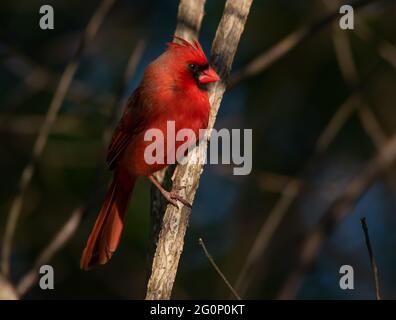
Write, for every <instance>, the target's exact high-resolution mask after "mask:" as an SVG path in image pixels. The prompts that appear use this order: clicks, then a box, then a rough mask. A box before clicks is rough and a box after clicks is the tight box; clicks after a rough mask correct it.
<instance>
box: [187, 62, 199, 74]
mask: <svg viewBox="0 0 396 320" xmlns="http://www.w3.org/2000/svg"><path fill="white" fill-rule="evenodd" d="M188 68H189V69H190V70H191V71H193V72H197V71H198V66H197V65H196V64H195V63H190V64H189V65H188Z"/></svg>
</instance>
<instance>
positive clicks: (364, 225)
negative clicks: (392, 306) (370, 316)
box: [360, 217, 381, 300]
mask: <svg viewBox="0 0 396 320" xmlns="http://www.w3.org/2000/svg"><path fill="white" fill-rule="evenodd" d="M360 222H361V224H362V229H363V233H364V240H365V241H366V246H367V251H368V254H369V258H370V264H371V270H372V272H373V280H374V287H375V296H376V298H377V300H381V290H380V281H379V274H378V268H377V263H376V262H375V258H374V253H373V249H372V248H371V242H370V237H369V231H368V226H367V223H366V218H364V217H363V218H361V219H360Z"/></svg>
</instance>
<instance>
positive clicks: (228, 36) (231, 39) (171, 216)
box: [146, 0, 252, 300]
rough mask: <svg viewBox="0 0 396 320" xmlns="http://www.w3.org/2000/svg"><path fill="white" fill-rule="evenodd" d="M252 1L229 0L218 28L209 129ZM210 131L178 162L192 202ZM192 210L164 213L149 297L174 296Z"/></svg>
mask: <svg viewBox="0 0 396 320" xmlns="http://www.w3.org/2000/svg"><path fill="white" fill-rule="evenodd" d="M251 4H252V0H227V2H226V4H225V8H224V13H223V16H222V18H221V21H220V24H219V26H218V28H217V31H216V36H215V39H214V41H213V45H212V61H213V65H214V67H215V69H216V70H217V72H218V74H219V75H220V77H221V78H222V81H221V82H218V83H216V84H215V85H214V86H213V87H212V88H211V90H210V103H211V112H210V117H209V124H208V129H209V130H208V132H210V130H211V129H212V128H213V125H214V122H215V120H216V115H217V111H218V109H219V107H220V103H221V100H222V97H223V94H224V92H225V89H226V84H225V81H226V80H227V78H228V75H229V72H230V69H231V65H232V61H233V59H234V56H235V53H236V50H237V47H238V43H239V40H240V37H241V34H242V32H243V29H244V27H245V23H246V19H247V16H248V14H249V11H250V7H251ZM208 139H209V134H207V135H206V137H205V139H204V141H203V143H201V144H200V145H199V147H197V148H195V149H194V151H193V152H192V155H191V158H190V160H191V159H193V160H198V162H197V161H194V162H195V164H194V163H191V162H189V163H188V164H186V165H178V166H177V167H176V169H175V172H174V174H173V177H172V181H173V186H174V187H176V188H179V187H180V186H183V187H184V189H183V191H184V192H183V193H184V194H183V193H182V194H181V195H182V196H183V197H184V198H185V199H186V200H187V201H188V202H190V203H193V200H194V197H195V193H196V191H197V188H198V184H199V179H200V176H201V174H202V171H203V160H204V158H205V155H206V144H207V141H208ZM189 215H190V211H189V209H188V208H187V207H185V206H183V207H181V208H180V209H178V208H176V207H174V206H170V205H168V206H167V208H166V211H165V214H164V218H163V222H162V227H161V231H160V234H159V239H158V243H157V249H156V252H155V256H154V259H153V264H152V272H151V276H150V279H149V281H148V284H147V294H146V299H148V300H152V299H170V297H171V293H172V288H173V283H174V281H175V277H176V273H177V268H178V264H179V259H180V255H181V253H182V251H183V246H184V235H185V233H186V229H187V225H188V221H189Z"/></svg>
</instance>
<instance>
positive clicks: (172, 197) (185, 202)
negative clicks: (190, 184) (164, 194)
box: [170, 191, 192, 209]
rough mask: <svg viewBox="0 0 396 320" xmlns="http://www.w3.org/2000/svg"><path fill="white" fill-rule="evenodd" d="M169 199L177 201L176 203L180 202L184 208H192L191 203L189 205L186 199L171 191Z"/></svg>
mask: <svg viewBox="0 0 396 320" xmlns="http://www.w3.org/2000/svg"><path fill="white" fill-rule="evenodd" d="M170 197H171V199H173V200H178V201H180V202H181V203H182V204H184V205H185V206H186V207H188V208H190V209H191V208H192V205H191V203H189V202H188V201H187V200H186V199H184V198H183V197H181V196H179V195H178V194H177V193H175V192H173V191H171V192H170Z"/></svg>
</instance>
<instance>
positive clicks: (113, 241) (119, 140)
mask: <svg viewBox="0 0 396 320" xmlns="http://www.w3.org/2000/svg"><path fill="white" fill-rule="evenodd" d="M178 40H179V42H180V43H174V42H173V43H169V44H168V47H167V49H166V50H165V52H164V53H163V54H162V55H161V56H159V57H158V58H157V59H156V60H154V61H153V62H152V63H151V64H150V65H149V66H148V67H147V69H146V70H145V73H144V76H143V79H142V81H141V83H140V85H139V86H138V88H137V89H136V90H135V91H134V92H133V94H132V95H131V97H130V98H129V100H128V102H127V105H126V108H125V111H124V113H123V116H122V118H121V120H120V122H119V124H118V126H117V127H116V129H115V132H114V134H113V137H112V140H111V143H110V146H109V148H108V152H107V164H108V166H109V168H110V169H112V170H114V174H113V181H112V183H111V185H110V187H109V189H108V190H107V193H106V196H105V199H104V202H103V205H102V208H101V209H100V212H99V215H98V217H97V219H96V222H95V225H94V227H93V229H92V231H91V233H90V235H89V238H88V241H87V244H86V246H85V249H84V251H83V254H82V257H81V262H80V265H81V268H82V269H85V270H87V269H89V268H90V267H91V266H93V265H95V264H105V263H106V262H107V261H108V260H109V259H110V258H111V256H112V254H113V252H114V251H115V250H116V248H117V246H118V243H119V240H120V236H121V232H122V229H123V225H124V218H125V213H126V211H127V206H128V202H129V199H130V197H131V194H132V190H133V187H134V184H135V181H136V179H137V178H138V177H139V176H145V177H148V178H149V179H150V180H151V181H152V182H153V183H154V185H156V186H157V187H158V188H159V190H160V191H161V193H162V194H163V196H164V197H165V198H166V199H167V200H168V201H169V202H171V203H172V204H174V205H176V203H177V200H178V201H180V202H182V203H183V204H185V205H188V203H187V202H186V201H185V200H184V199H182V198H181V197H179V196H178V195H177V194H176V193H174V192H169V191H166V190H164V189H163V188H162V187H161V185H160V184H159V183H158V182H157V181H156V180H155V178H154V177H153V176H152V174H153V173H154V172H156V171H157V170H161V169H163V168H165V167H166V166H167V162H166V154H167V153H166V152H164V154H165V163H164V164H158V163H154V164H147V163H146V161H145V159H144V151H145V148H146V147H147V145H148V144H149V143H150V142H149V141H145V140H144V134H145V132H146V131H147V130H149V129H151V128H157V129H160V130H162V132H164V136H165V137H166V136H167V135H166V130H167V121H172V120H173V121H174V122H175V129H176V132H177V130H180V129H183V128H187V129H191V130H193V131H194V133H195V134H196V136H198V132H199V130H200V129H206V128H207V125H208V118H209V111H210V103H209V97H208V91H207V85H208V84H209V83H212V82H216V81H219V80H220V78H219V76H218V75H217V73H216V72H215V71H214V70H213V68H212V67H210V66H209V64H208V61H207V59H206V56H205V54H204V52H203V50H202V47H201V45H200V44H199V43H198V42H197V41H194V42H192V43H190V42H187V41H186V40H183V39H181V38H178ZM181 143H182V142H180V141H179V142H177V141H176V142H175V148H177V147H178V145H180V144H181ZM163 147H164V148H166V141H165V145H164V146H163Z"/></svg>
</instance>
